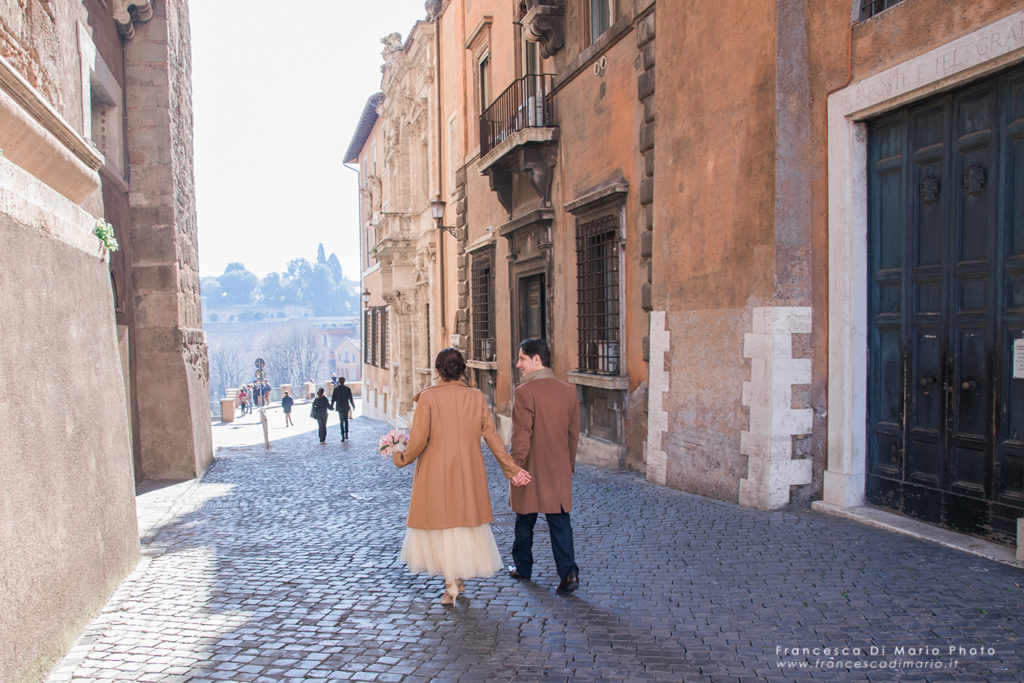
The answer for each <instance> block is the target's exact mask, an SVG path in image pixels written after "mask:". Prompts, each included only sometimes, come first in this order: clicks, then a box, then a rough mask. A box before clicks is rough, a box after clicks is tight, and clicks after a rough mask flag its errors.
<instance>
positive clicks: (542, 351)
mask: <svg viewBox="0 0 1024 683" xmlns="http://www.w3.org/2000/svg"><path fill="white" fill-rule="evenodd" d="M519 348H520V349H521V350H522V352H523V354H524V355H526V356H528V357H530V358H533V357H534V356H540V363H541V365H543V366H544V367H546V368H550V367H551V349H550V347H548V343H547V342H546V341H544V340H543V339H538V338H537V337H531V338H530V339H524V340H523V341H521V342H520V343H519Z"/></svg>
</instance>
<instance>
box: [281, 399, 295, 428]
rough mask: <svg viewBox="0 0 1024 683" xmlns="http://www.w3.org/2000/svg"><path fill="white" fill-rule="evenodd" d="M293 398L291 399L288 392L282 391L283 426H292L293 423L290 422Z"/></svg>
mask: <svg viewBox="0 0 1024 683" xmlns="http://www.w3.org/2000/svg"><path fill="white" fill-rule="evenodd" d="M294 403H295V399H293V398H292V397H291V396H290V395H289V394H288V392H287V391H286V392H284V396H282V397H281V410H283V411H284V426H285V427H294V426H295V423H294V422H292V405H294Z"/></svg>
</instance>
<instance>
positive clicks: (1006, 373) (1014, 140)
mask: <svg viewBox="0 0 1024 683" xmlns="http://www.w3.org/2000/svg"><path fill="white" fill-rule="evenodd" d="M868 209H869V214H868V215H869V218H868V223H869V225H868V228H869V242H870V243H869V264H868V268H869V289H870V291H869V326H870V329H869V337H868V338H869V347H870V349H869V350H870V353H869V362H870V368H869V373H868V392H869V396H868V472H867V498H868V500H869V502H871V503H872V504H874V505H878V506H882V507H887V508H891V509H894V510H897V511H900V512H902V513H904V514H907V515H910V516H913V517H916V518H919V519H922V520H925V521H928V522H931V523H935V524H939V525H942V526H946V527H949V528H952V529H956V530H958V531H963V532H966V533H970V534H974V535H978V536H984V537H988V538H991V539H992V540H995V541H998V542H1001V543H1007V544H1012V543H1013V542H1015V537H1016V519H1017V518H1018V517H1021V516H1024V380H1021V379H1013V377H1012V371H1013V368H1012V362H1011V357H1012V351H1013V340H1014V339H1018V338H1021V337H1024V69H1016V70H1014V71H1011V72H1008V73H1005V74H1002V75H1001V76H997V77H993V78H989V79H987V80H985V81H983V82H981V83H977V84H975V85H972V86H970V87H967V88H964V89H962V90H959V91H955V92H952V93H949V94H947V95H944V96H941V97H936V98H934V99H931V100H928V101H926V102H922V103H919V104H916V105H914V106H912V107H908V108H906V109H903V110H900V111H898V112H896V113H893V114H890V115H887V116H885V117H883V118H880V119H878V120H875V121H872V122H871V124H870V126H869V144H868Z"/></svg>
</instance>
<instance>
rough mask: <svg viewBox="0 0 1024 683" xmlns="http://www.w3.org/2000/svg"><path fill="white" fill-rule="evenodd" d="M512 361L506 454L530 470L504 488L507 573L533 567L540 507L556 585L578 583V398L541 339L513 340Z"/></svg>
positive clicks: (522, 573) (524, 573)
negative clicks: (516, 377) (515, 378)
mask: <svg viewBox="0 0 1024 683" xmlns="http://www.w3.org/2000/svg"><path fill="white" fill-rule="evenodd" d="M516 367H517V368H519V371H520V372H522V373H523V381H522V382H521V383H520V384H519V386H518V387H516V389H515V391H514V392H513V395H512V459H513V460H514V461H515V463H516V464H517V465H518V466H520V467H522V468H524V469H527V470H529V471H530V473H531V475H532V476H533V481H532V483H530V484H528V485H527V486H524V487H522V488H514V489H512V491H511V492H510V494H509V501H510V503H511V506H512V510H513V511H515V513H516V526H515V541H514V542H513V544H512V560H513V562H515V564H514V566H512V567H509V575H510V576H511V577H512V578H515V579H529V578H530V576H531V574H532V572H533V527H534V524H536V522H537V514H538V513H541V512H543V513H544V518H545V520H546V521H547V523H548V531H549V532H550V536H551V552H552V554H553V555H554V556H555V568H556V569H557V570H558V578H559V579H560V581H559V583H558V587H557V588H556V591H557V592H559V593H567V592H571V591H574V590H576V588H577V587H579V583H580V580H579V567H577V566H576V553H575V550H574V549H573V539H572V524H571V522H570V519H569V513H570V512H571V511H572V475H573V472H574V471H575V469H576V447H577V444H578V440H579V435H580V404H579V399H578V398H577V395H576V389H575V388H574V387H573V386H572V385H571V384H569V383H567V382H563V381H562V380H560V379H558V378H556V377H555V374H554V373H553V372H552V371H551V349H550V348H549V347H548V344H547V342H546V341H544V340H543V339H526V340H524V341H523V342H522V343H521V344H520V345H519V360H518V362H517V363H516Z"/></svg>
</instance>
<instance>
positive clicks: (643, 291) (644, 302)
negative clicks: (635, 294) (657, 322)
mask: <svg viewBox="0 0 1024 683" xmlns="http://www.w3.org/2000/svg"><path fill="white" fill-rule="evenodd" d="M651 301H652V299H651V283H650V282H645V283H644V284H643V286H642V287H640V305H641V306H642V307H643V309H644V310H645V311H647V312H651V311H653V310H654V306H653V305H652V304H651Z"/></svg>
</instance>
